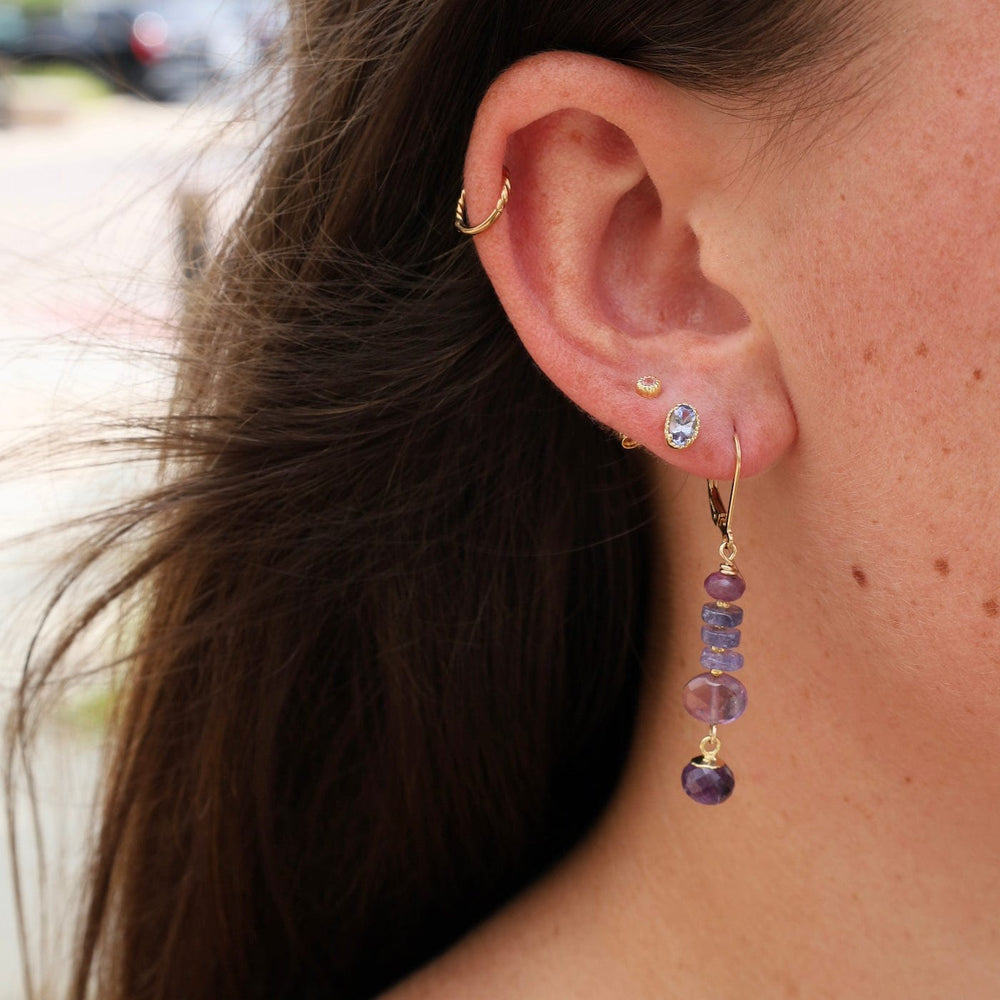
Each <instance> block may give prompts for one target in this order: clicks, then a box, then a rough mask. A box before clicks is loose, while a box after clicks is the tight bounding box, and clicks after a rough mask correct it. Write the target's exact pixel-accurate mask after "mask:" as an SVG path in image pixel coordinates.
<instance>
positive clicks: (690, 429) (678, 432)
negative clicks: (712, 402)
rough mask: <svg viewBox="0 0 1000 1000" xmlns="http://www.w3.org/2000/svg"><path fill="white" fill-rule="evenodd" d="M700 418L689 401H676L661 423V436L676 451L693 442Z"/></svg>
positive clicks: (696, 434)
mask: <svg viewBox="0 0 1000 1000" xmlns="http://www.w3.org/2000/svg"><path fill="white" fill-rule="evenodd" d="M700 426H701V420H700V419H699V417H698V411H697V410H696V409H695V408H694V407H693V406H692V405H691V404H690V403H678V404H677V405H676V406H675V407H674V408H673V409H672V410H671V411H670V412H669V413H668V414H667V419H666V422H665V423H664V425H663V436H664V437H665V438H666V440H667V444H668V445H670V447H671V448H675V449H677V450H678V451H679V450H680V449H682V448H688V447H690V446H691V445H692V444H694V439H695V438H696V437H697V436H698V428H699V427H700Z"/></svg>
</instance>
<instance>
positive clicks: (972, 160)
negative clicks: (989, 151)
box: [962, 153, 976, 167]
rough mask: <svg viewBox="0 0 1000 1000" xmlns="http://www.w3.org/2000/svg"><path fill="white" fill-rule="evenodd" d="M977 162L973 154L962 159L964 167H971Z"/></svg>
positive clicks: (968, 154) (967, 154)
mask: <svg viewBox="0 0 1000 1000" xmlns="http://www.w3.org/2000/svg"><path fill="white" fill-rule="evenodd" d="M975 162H976V158H975V157H974V156H973V155H972V154H971V153H966V154H965V156H963V157H962V166H963V167H971V166H972V164H973V163H975Z"/></svg>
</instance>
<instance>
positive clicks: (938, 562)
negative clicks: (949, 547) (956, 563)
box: [934, 556, 951, 576]
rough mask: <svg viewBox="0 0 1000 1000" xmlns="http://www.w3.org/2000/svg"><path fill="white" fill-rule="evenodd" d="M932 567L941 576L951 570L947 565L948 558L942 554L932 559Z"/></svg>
mask: <svg viewBox="0 0 1000 1000" xmlns="http://www.w3.org/2000/svg"><path fill="white" fill-rule="evenodd" d="M934 568H935V569H936V570H937V571H938V572H939V573H940V574H941V575H942V576H947V575H948V574H949V573H950V572H951V566H949V565H948V560H947V559H946V558H945V557H944V556H941V557H939V558H938V559H935V560H934Z"/></svg>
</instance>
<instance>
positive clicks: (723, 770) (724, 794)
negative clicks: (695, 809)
mask: <svg viewBox="0 0 1000 1000" xmlns="http://www.w3.org/2000/svg"><path fill="white" fill-rule="evenodd" d="M704 760H705V758H704V757H692V759H691V763H690V764H688V765H686V766H685V768H684V770H683V771H681V785H682V786H683V788H684V791H685V792H687V794H688V795H689V796H690V797H691V798H692V799H694V800H695V802H698V803H700V804H701V805H703V806H717V805H719V804H720V803H722V802H725V801H726V799H728V798H729V796H730V795H732V794H733V787H734V786H735V784H736V779H735V778H734V777H733V772H732V771H731V770H730V769H729V767H728V765H726V764H720V765H719V766H718V767H706V766H705V764H704Z"/></svg>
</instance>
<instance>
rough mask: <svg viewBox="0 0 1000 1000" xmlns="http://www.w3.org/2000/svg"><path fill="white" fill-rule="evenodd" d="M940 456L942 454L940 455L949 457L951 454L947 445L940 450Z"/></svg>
mask: <svg viewBox="0 0 1000 1000" xmlns="http://www.w3.org/2000/svg"><path fill="white" fill-rule="evenodd" d="M941 454H942V455H950V454H951V448H949V447H948V446H947V445H945V446H944V447H943V448H942V449H941Z"/></svg>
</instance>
